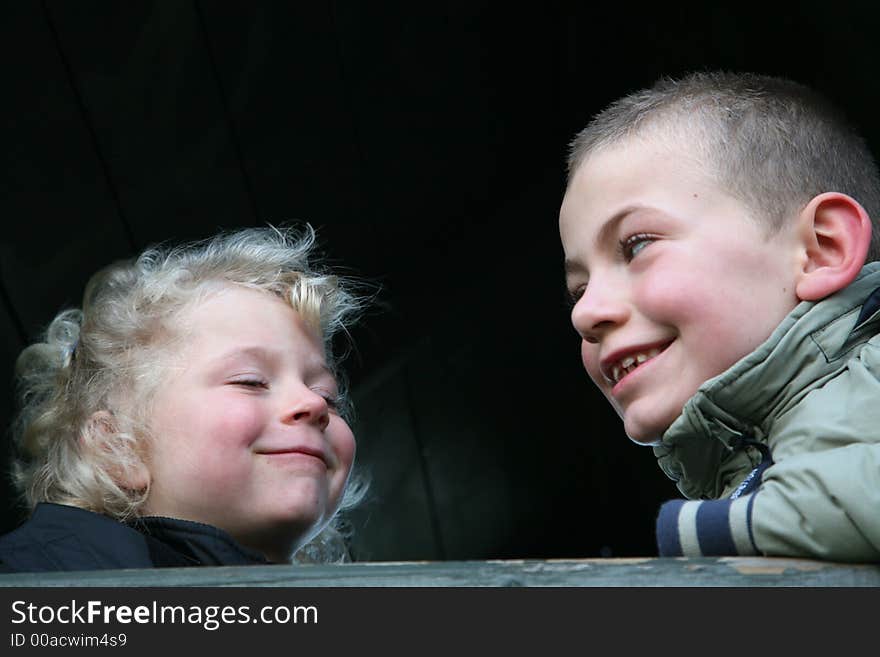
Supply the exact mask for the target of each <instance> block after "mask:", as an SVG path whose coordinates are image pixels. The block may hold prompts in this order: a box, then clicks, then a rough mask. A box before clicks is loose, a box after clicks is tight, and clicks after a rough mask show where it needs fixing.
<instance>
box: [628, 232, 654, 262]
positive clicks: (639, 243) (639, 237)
mask: <svg viewBox="0 0 880 657" xmlns="http://www.w3.org/2000/svg"><path fill="white" fill-rule="evenodd" d="M656 239H657V238H656V237H654V236H653V235H649V234H648V233H636V234H635V235H630V236H629V237H626V238H624V239H622V240H620V255H621V257H623V259H624V260H625V261H626V262H630V261H631V260H632V259H633V258H635V257H636V256H637V255H638V254H639V253H640V252H641V251H642V250H643V249H644V248H645V247H646V246H648V245H649V244H651V243H653V242H655V241H656Z"/></svg>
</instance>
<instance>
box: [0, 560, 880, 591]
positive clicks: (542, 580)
mask: <svg viewBox="0 0 880 657" xmlns="http://www.w3.org/2000/svg"><path fill="white" fill-rule="evenodd" d="M27 586H36V587H72V586H73V587H77V586H80V587H119V586H133V587H142V586H151V587H156V586H159V587H175V586H234V587H241V586H260V587H447V586H458V587H461V586H465V587H470V586H492V587H498V586H545V587H546V586H552V587H567V586H578V587H585V586H603V587H662V586H665V587H707V586H709V587H759V586H761V587H762V586H786V587H795V586H797V587H805V586H808V587H817V586H823V587H827V586H833V587H853V586H880V565H873V564H840V563H828V562H821V561H812V560H806V559H781V558H748V557H721V558H699V559H657V558H644V559H583V560H553V561H537V560H529V561H443V562H401V563H356V564H341V565H329V566H327V565H321V566H318V565H303V566H251V567H225V568H166V569H156V570H112V571H110V570H103V571H89V572H78V573H70V572H64V573H15V574H5V575H0V587H27Z"/></svg>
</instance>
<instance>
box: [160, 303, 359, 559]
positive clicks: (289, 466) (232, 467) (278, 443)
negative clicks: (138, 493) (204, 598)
mask: <svg viewBox="0 0 880 657" xmlns="http://www.w3.org/2000/svg"><path fill="white" fill-rule="evenodd" d="M183 322H184V334H185V336H186V337H185V339H184V342H183V345H182V347H181V348H180V352H179V353H178V354H177V358H176V359H175V360H174V364H173V366H172V367H171V368H170V370H169V372H168V374H167V375H166V376H165V378H164V381H163V383H162V384H161V385H160V387H159V388H158V390H157V392H156V395H155V397H154V403H153V412H152V420H151V423H150V428H151V435H152V442H151V443H150V446H149V454H148V458H147V463H148V468H149V474H150V479H151V488H150V494H149V497H148V498H147V503H146V507H145V511H144V513H145V514H148V515H157V516H168V517H173V518H182V519H185V520H192V521H196V522H203V523H207V524H210V525H214V526H215V527H219V528H221V529H224V530H226V531H227V532H229V533H230V534H231V535H232V536H233V537H234V538H235V539H236V540H238V541H239V542H240V543H241V544H242V545H245V546H247V547H250V548H253V549H256V550H258V551H260V552H262V553H263V554H265V555H266V556H267V557H268V558H269V559H270V560H272V561H285V560H286V559H287V558H288V557H289V556H290V553H291V552H292V551H293V550H294V549H296V548H297V547H298V546H299V545H301V544H302V543H303V542H305V541H306V540H308V538H310V537H311V536H312V535H313V534H314V533H315V532H316V531H317V530H318V529H320V528H321V527H322V526H323V525H324V524H325V523H326V522H327V521H328V520H329V519H330V518H331V517H332V515H333V513H334V512H335V511H336V509H337V508H338V506H339V503H340V500H341V498H342V494H343V491H344V490H345V486H346V482H347V480H348V476H349V473H350V472H351V467H352V463H353V461H354V454H355V441H354V436H353V435H352V432H351V429H350V428H349V426H348V424H347V423H346V422H345V420H343V419H342V418H341V417H340V416H339V414H338V413H337V410H336V398H337V394H338V391H337V387H336V381H335V379H334V377H333V376H332V375H331V373H330V371H329V370H328V369H327V365H326V363H325V360H324V351H323V347H322V344H321V340H320V338H319V337H318V336H316V335H315V334H314V333H313V332H312V331H311V330H310V329H309V328H308V326H307V325H306V324H305V323H304V322H303V320H302V318H301V317H300V316H299V314H298V313H297V312H296V311H294V310H293V309H292V308H291V307H290V306H289V305H287V304H286V303H285V302H284V301H282V300H280V299H278V298H277V297H274V296H272V295H270V294H268V293H264V292H261V291H256V290H251V289H247V288H243V287H234V286H230V287H226V288H223V289H222V290H221V291H220V292H219V293H217V294H214V295H212V296H210V297H209V298H208V299H207V300H205V301H204V302H201V303H199V304H198V305H197V306H195V307H194V308H191V309H189V310H188V311H186V312H185V313H184V319H183Z"/></svg>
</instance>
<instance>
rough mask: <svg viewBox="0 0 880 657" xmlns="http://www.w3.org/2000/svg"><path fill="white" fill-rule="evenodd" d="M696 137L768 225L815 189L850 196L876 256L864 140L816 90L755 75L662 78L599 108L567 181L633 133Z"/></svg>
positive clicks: (879, 246) (871, 168)
mask: <svg viewBox="0 0 880 657" xmlns="http://www.w3.org/2000/svg"><path fill="white" fill-rule="evenodd" d="M653 130H658V131H659V132H658V133H656V134H659V135H665V136H671V137H673V138H674V139H677V140H678V141H679V143H681V141H682V139H684V140H685V143H692V144H693V146H694V147H695V154H697V155H698V156H700V157H701V162H702V163H703V164H705V165H707V166H708V167H709V169H710V171H709V172H710V173H711V174H714V177H715V179H716V181H717V182H718V183H719V184H720V186H721V187H722V189H725V191H727V192H728V193H729V194H731V195H732V196H733V197H734V198H736V199H738V200H740V201H741V202H743V203H744V204H745V205H746V207H748V208H749V209H750V210H751V212H752V213H754V214H755V215H756V216H757V218H758V219H759V220H760V221H765V222H767V224H768V228H769V232H771V233H772V232H774V231H775V230H778V229H779V228H781V227H782V225H783V224H784V222H785V221H786V220H787V219H788V218H790V217H791V215H792V213H793V212H799V211H800V210H801V209H802V208H803V207H804V206H805V205H806V204H807V203H808V202H809V201H810V199H812V198H813V197H814V196H816V195H818V194H821V193H823V192H841V193H844V194H848V195H849V196H852V197H853V198H855V199H856V200H857V201H858V202H859V203H860V204H861V205H862V206H863V207H864V208H865V210H866V211H867V212H868V215H869V216H870V217H871V218H872V222H873V223H874V226H873V227H874V230H873V235H872V239H871V246H870V248H869V251H868V260H869V261H871V260H878V259H880V226H878V223H877V222H878V221H880V175H878V170H877V164H876V162H875V160H874V158H873V156H872V154H871V151H870V150H869V148H868V146H867V144H866V143H865V141H864V140H863V139H862V137H861V136H860V135H859V133H858V132H857V131H856V129H855V128H854V127H853V126H852V124H850V123H849V121H848V120H847V119H846V118H845V117H844V116H843V114H842V113H841V112H840V111H839V110H838V109H837V108H835V107H833V106H832V105H831V103H829V102H828V101H827V100H826V99H825V98H823V97H822V96H820V95H819V94H818V93H816V92H815V91H813V90H811V89H809V88H807V87H805V86H803V85H801V84H799V83H796V82H793V81H790V80H786V79H783V78H778V77H771V76H765V75H757V74H751V73H726V72H701V73H692V74H690V75H688V76H685V77H683V78H681V79H672V78H663V79H661V80H659V81H658V82H657V83H656V84H654V85H653V86H652V87H650V88H647V89H644V90H641V91H637V92H635V93H632V94H629V95H627V96H625V97H623V98H621V99H619V100H617V101H615V102H614V103H612V104H611V105H610V106H608V107H607V108H606V109H604V110H603V111H602V112H600V113H599V114H598V115H596V116H595V117H594V118H593V120H592V121H591V122H590V123H589V124H588V125H587V127H586V128H584V129H583V130H582V131H581V132H580V133H578V134H577V135H576V137H575V138H574V139H573V140H572V142H571V144H570V150H569V156H568V182H569V184H570V183H571V179H572V178H573V177H574V174H575V173H576V171H577V170H578V168H579V167H580V165H581V164H583V162H584V161H585V160H586V159H587V158H588V157H589V155H590V154H591V153H592V152H594V151H596V150H599V149H602V148H604V147H606V146H610V145H614V144H616V143H618V142H620V141H622V140H624V139H626V138H629V137H635V136H645V135H649V136H654V135H655V133H654V132H653Z"/></svg>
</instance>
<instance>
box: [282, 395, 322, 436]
mask: <svg viewBox="0 0 880 657" xmlns="http://www.w3.org/2000/svg"><path fill="white" fill-rule="evenodd" d="M284 422H285V424H298V423H313V424H316V425H317V426H318V428H319V429H320V430H321V431H323V430H324V429H326V428H327V425H328V424H329V423H330V408H329V406H328V405H327V400H326V399H324V398H323V397H322V396H321V395H319V394H318V393H316V392H315V391H314V390H308V389H307V390H304V391H298V393H297V394H296V396H295V398H294V400H293V403H292V404H291V405H290V406H289V407H288V408H287V410H286V412H285V417H284Z"/></svg>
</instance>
